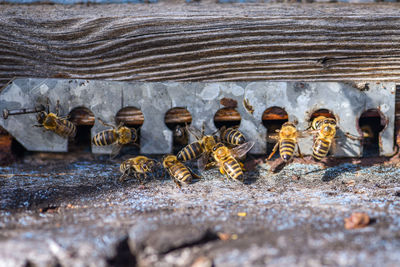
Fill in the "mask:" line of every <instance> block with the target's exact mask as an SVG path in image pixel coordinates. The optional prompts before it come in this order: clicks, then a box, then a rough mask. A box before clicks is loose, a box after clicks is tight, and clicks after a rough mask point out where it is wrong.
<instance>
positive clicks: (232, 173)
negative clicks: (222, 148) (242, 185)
mask: <svg viewBox="0 0 400 267" xmlns="http://www.w3.org/2000/svg"><path fill="white" fill-rule="evenodd" d="M223 168H224V171H225V172H226V173H227V174H228V176H229V177H231V178H232V179H234V180H239V181H243V171H242V168H241V167H240V165H239V163H238V162H237V161H236V160H235V159H233V158H230V159H228V160H227V161H225V162H224V164H223Z"/></svg>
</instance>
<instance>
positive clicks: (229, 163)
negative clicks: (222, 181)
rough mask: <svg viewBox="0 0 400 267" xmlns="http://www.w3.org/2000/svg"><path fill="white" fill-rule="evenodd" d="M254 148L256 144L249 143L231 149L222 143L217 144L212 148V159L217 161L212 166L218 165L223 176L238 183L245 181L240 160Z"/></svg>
mask: <svg viewBox="0 0 400 267" xmlns="http://www.w3.org/2000/svg"><path fill="white" fill-rule="evenodd" d="M253 146H254V142H247V143H244V144H241V145H239V146H237V147H234V148H232V149H229V148H228V147H227V146H225V145H224V144H222V143H217V144H216V145H215V146H214V147H213V148H212V157H213V159H214V160H215V161H214V162H212V163H211V164H213V165H217V166H218V167H219V171H220V172H221V173H222V174H226V175H227V177H228V178H231V179H233V180H237V181H241V182H243V181H244V175H243V164H242V163H241V162H240V161H239V160H238V159H239V158H241V157H243V156H245V155H246V153H247V152H248V151H249V150H250V149H251V148H252V147H253Z"/></svg>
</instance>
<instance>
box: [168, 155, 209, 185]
mask: <svg viewBox="0 0 400 267" xmlns="http://www.w3.org/2000/svg"><path fill="white" fill-rule="evenodd" d="M162 164H163V167H164V169H165V170H167V172H168V173H169V175H170V176H171V178H172V179H173V180H174V182H175V183H176V185H177V186H178V187H179V188H180V187H181V184H182V183H185V184H188V183H190V182H191V181H192V178H193V177H194V178H201V177H200V176H198V175H197V174H195V173H193V172H192V170H190V168H189V167H186V166H185V165H184V164H183V163H182V162H180V161H179V160H178V158H177V157H176V156H174V155H165V156H164V157H163V159H162Z"/></svg>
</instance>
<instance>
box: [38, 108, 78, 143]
mask: <svg viewBox="0 0 400 267" xmlns="http://www.w3.org/2000/svg"><path fill="white" fill-rule="evenodd" d="M59 111H60V102H59V101H57V106H56V113H52V112H50V104H49V100H47V105H46V111H40V112H39V113H38V114H37V116H36V119H37V121H38V123H39V124H38V125H34V126H36V127H44V129H45V130H48V131H52V132H54V133H55V134H57V135H59V136H61V137H64V138H68V137H72V138H73V137H75V135H76V126H75V124H74V123H72V122H70V121H69V120H68V118H67V117H68V116H66V117H59Z"/></svg>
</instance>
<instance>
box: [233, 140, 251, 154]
mask: <svg viewBox="0 0 400 267" xmlns="http://www.w3.org/2000/svg"><path fill="white" fill-rule="evenodd" d="M254 144H255V143H254V142H253V141H250V142H246V143H243V144H241V145H239V146H237V147H234V148H232V149H231V150H230V151H231V153H232V156H233V157H235V158H241V157H243V156H244V155H246V153H247V152H249V151H250V149H251V148H252V147H253V146H254Z"/></svg>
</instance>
